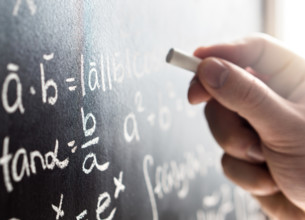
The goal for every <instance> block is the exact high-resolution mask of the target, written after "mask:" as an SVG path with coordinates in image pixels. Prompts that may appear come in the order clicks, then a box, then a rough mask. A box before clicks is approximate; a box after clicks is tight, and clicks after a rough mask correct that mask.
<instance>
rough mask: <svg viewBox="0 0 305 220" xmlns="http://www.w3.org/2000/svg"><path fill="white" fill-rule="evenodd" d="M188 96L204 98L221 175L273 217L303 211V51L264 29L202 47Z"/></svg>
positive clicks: (194, 101)
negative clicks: (218, 150)
mask: <svg viewBox="0 0 305 220" xmlns="http://www.w3.org/2000/svg"><path fill="white" fill-rule="evenodd" d="M194 55H195V56H197V57H199V58H201V59H202V62H201V64H200V65H199V67H198V71H197V73H196V75H195V77H194V78H193V80H192V81H191V83H190V88H189V91H188V98H189V101H190V103H192V104H198V103H201V102H207V104H206V106H205V115H206V119H207V122H208V124H209V127H210V130H211V132H212V134H213V136H214V137H215V139H216V141H217V142H218V144H219V145H220V146H221V147H222V148H223V150H224V155H223V158H222V166H223V170H224V173H225V174H226V176H227V177H228V178H229V179H231V180H232V181H233V182H234V183H236V184H237V185H239V186H240V187H242V188H243V189H245V190H246V191H248V192H250V193H251V194H252V195H253V196H254V197H255V198H256V199H257V200H258V202H259V203H260V205H261V207H262V209H263V210H264V212H265V213H266V214H267V215H268V216H269V217H270V218H272V219H285V220H286V219H305V59H304V58H302V57H300V56H299V55H297V54H295V53H293V52H292V51H290V50H289V49H287V48H286V47H285V46H283V45H282V44H281V43H280V42H279V41H277V40H275V39H273V38H272V37H270V36H268V35H265V34H255V35H252V36H250V37H247V38H243V39H241V40H238V41H234V42H231V43H224V44H218V45H214V46H208V47H200V48H198V49H197V50H196V51H195V52H194Z"/></svg>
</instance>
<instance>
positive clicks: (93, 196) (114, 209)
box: [0, 0, 264, 220]
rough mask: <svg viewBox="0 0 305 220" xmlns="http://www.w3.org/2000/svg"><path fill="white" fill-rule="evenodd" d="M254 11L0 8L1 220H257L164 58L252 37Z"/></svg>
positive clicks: (64, 4)
mask: <svg viewBox="0 0 305 220" xmlns="http://www.w3.org/2000/svg"><path fill="white" fill-rule="evenodd" d="M261 7H262V3H261V1H244V0H231V1H227V0H213V1H209V0H175V1H173V0H167V1H165V0H153V1H151V0H126V1H123V0H121V1H118V0H113V1H106V0H92V1H80V0H78V1H77V0H65V1H63V0H45V1H38V0H13V1H1V2H0V89H1V90H0V92H1V100H0V122H1V127H0V145H1V150H0V155H1V157H0V219H5V220H6V219H10V220H12V219H15V220H16V219H19V220H24V219H30V220H34V219H77V220H81V219H84V220H85V219H108V220H109V219H154V220H156V219H189V220H191V219H198V220H209V219H218V220H220V219H243V220H245V219H264V216H263V215H262V214H261V212H260V210H259V206H258V205H257V204H256V203H255V201H254V200H252V199H251V197H250V196H249V195H248V194H247V193H245V192H244V191H242V190H241V189H239V188H237V187H235V186H233V185H232V184H231V183H230V182H229V181H227V180H226V179H225V177H224V176H223V174H222V170H221V166H220V157H221V150H220V148H219V147H218V146H217V144H216V143H215V142H214V140H213V138H212V136H211V134H210V132H209V129H208V127H207V124H206V122H205V120H204V117H203V114H202V109H203V107H204V106H203V105H199V106H190V105H189V104H188V103H187V98H186V93H187V88H188V85H189V81H190V80H191V78H192V74H191V73H189V72H186V71H184V70H180V69H177V68H174V67H172V66H169V65H168V64H166V63H165V56H166V53H167V50H168V49H169V48H171V47H177V48H181V49H183V50H185V51H187V52H189V53H191V52H192V51H193V50H194V49H195V48H197V47H198V46H200V45H207V44H212V43H216V42H223V41H226V40H231V39H234V38H236V37H240V36H243V35H246V34H249V33H251V32H255V31H261V30H262V26H261V22H262V8H261Z"/></svg>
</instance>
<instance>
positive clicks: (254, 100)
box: [240, 77, 268, 111]
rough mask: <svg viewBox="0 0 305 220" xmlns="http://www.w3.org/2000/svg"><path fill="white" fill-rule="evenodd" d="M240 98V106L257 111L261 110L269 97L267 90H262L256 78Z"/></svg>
mask: <svg viewBox="0 0 305 220" xmlns="http://www.w3.org/2000/svg"><path fill="white" fill-rule="evenodd" d="M240 94H241V97H240V104H241V106H242V107H243V108H245V109H247V110H250V111H255V110H256V109H257V108H259V107H260V106H261V105H262V103H263V102H264V101H265V99H266V97H267V95H268V94H267V90H266V89H264V88H262V86H261V85H260V84H259V83H258V80H257V79H255V78H254V77H253V78H252V80H251V81H250V83H249V85H248V86H247V87H246V89H245V91H243V92H242V93H240Z"/></svg>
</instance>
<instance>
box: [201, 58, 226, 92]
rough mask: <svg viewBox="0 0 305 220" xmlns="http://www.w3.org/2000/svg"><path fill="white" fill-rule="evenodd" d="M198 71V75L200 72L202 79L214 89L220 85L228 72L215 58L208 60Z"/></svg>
mask: <svg viewBox="0 0 305 220" xmlns="http://www.w3.org/2000/svg"><path fill="white" fill-rule="evenodd" d="M200 71H201V73H200V75H201V74H202V75H203V76H204V80H205V81H206V82H207V83H208V84H209V86H211V87H212V88H214V89H218V88H220V87H222V86H223V84H224V82H225V81H226V79H227V77H228V74H229V70H228V69H227V67H226V66H225V65H224V64H223V63H222V62H221V61H219V60H218V59H216V58H212V59H211V60H209V62H208V63H207V64H206V65H204V66H203V68H201V70H200Z"/></svg>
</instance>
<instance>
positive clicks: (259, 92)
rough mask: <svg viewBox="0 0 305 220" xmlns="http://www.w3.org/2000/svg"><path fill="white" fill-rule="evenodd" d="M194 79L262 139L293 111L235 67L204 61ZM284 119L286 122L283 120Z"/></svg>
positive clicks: (285, 102)
mask: <svg viewBox="0 0 305 220" xmlns="http://www.w3.org/2000/svg"><path fill="white" fill-rule="evenodd" d="M197 75H198V79H199V81H200V83H201V84H202V85H203V86H204V88H205V89H206V90H207V92H208V93H209V94H210V95H211V96H212V97H213V98H214V99H216V100H217V101H218V102H219V103H220V104H222V105H223V106H225V107H226V108H228V109H230V110H231V111H234V112H237V113H238V114H239V115H240V116H241V117H243V118H245V119H246V120H247V121H248V122H249V123H250V124H251V125H252V126H253V127H254V129H255V130H256V131H257V132H258V133H259V134H264V136H265V137H268V135H272V133H274V132H276V134H277V135H279V132H280V133H282V132H283V133H285V131H287V130H286V129H285V131H282V132H281V131H279V130H277V129H282V128H283V125H285V127H286V128H289V124H291V126H293V122H292V121H288V119H289V118H290V117H287V116H289V114H290V113H291V112H293V109H292V108H291V107H290V105H289V104H288V101H286V100H285V99H283V98H282V97H281V96H279V95H278V94H276V93H275V92H274V91H273V90H271V89H270V88H269V87H268V86H267V85H266V84H264V83H263V82H262V81H260V80H259V79H258V78H256V77H255V76H253V75H251V74H250V73H248V72H247V71H245V70H244V69H242V68H240V67H239V66H237V65H235V64H233V63H230V62H228V61H226V60H223V59H220V58H213V57H209V58H206V59H204V60H203V61H202V62H201V64H200V65H199V67H198V71H197ZM285 119H287V122H283V120H285Z"/></svg>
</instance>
